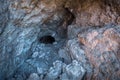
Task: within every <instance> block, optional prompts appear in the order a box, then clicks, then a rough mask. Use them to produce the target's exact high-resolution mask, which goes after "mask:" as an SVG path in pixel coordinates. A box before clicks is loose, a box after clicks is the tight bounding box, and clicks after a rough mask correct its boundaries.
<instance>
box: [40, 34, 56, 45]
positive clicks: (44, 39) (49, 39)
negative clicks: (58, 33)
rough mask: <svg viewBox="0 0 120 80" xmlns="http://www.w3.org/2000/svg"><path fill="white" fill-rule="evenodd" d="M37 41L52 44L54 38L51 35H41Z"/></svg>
mask: <svg viewBox="0 0 120 80" xmlns="http://www.w3.org/2000/svg"><path fill="white" fill-rule="evenodd" d="M39 41H40V43H44V44H53V43H54V42H55V38H54V37H52V36H51V35H45V36H43V37H40V39H39Z"/></svg>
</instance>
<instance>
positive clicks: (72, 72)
mask: <svg viewBox="0 0 120 80" xmlns="http://www.w3.org/2000/svg"><path fill="white" fill-rule="evenodd" d="M85 72H86V70H85V69H84V68H83V67H82V64H81V63H79V62H78V61H76V60H74V61H73V62H72V63H71V64H69V65H67V66H66V73H67V75H68V77H69V80H82V78H83V76H84V75H85Z"/></svg>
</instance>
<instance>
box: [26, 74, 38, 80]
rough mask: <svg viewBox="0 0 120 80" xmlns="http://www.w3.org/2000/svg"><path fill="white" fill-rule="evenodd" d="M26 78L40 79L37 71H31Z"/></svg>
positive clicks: (30, 79)
mask: <svg viewBox="0 0 120 80" xmlns="http://www.w3.org/2000/svg"><path fill="white" fill-rule="evenodd" d="M27 80H40V77H39V75H38V74H37V73H32V74H30V76H29V78H28V79H27Z"/></svg>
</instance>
